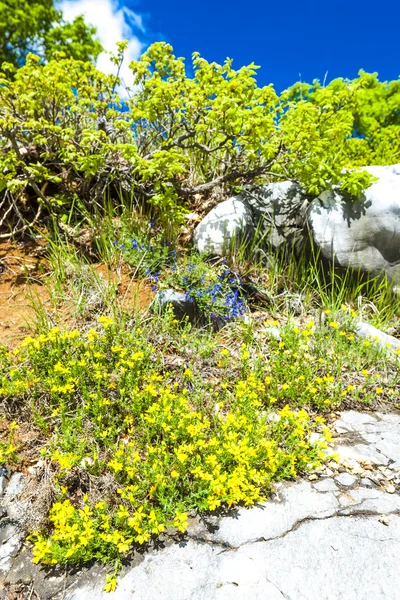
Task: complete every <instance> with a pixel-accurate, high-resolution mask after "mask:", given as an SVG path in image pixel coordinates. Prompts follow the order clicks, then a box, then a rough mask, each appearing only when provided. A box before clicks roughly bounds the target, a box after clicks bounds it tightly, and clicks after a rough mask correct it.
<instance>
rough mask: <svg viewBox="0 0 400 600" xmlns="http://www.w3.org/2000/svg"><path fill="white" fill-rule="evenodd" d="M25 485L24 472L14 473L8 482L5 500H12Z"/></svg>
mask: <svg viewBox="0 0 400 600" xmlns="http://www.w3.org/2000/svg"><path fill="white" fill-rule="evenodd" d="M24 486H25V477H24V476H23V474H22V473H14V474H13V475H12V476H11V479H10V481H9V483H8V486H7V490H6V494H5V500H6V501H10V500H14V499H15V498H17V497H18V496H19V495H20V494H21V492H22V491H23V489H24Z"/></svg>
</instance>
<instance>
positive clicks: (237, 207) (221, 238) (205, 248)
mask: <svg viewBox="0 0 400 600" xmlns="http://www.w3.org/2000/svg"><path fill="white" fill-rule="evenodd" d="M254 233H255V228H254V223H253V214H252V211H251V209H250V207H249V205H248V204H247V203H246V202H244V201H242V200H239V199H237V198H229V199H228V200H225V201H224V202H221V203H220V204H218V205H217V206H216V207H215V208H213V209H212V210H211V211H210V212H209V213H208V214H207V215H206V216H205V217H204V219H203V220H202V221H201V222H200V223H199V224H198V225H197V227H196V229H195V231H194V235H193V241H194V244H195V246H196V249H197V250H198V252H200V253H207V254H214V255H216V256H225V255H226V254H227V253H228V251H229V248H230V244H231V242H232V241H233V240H234V239H235V241H236V243H239V241H240V239H243V237H245V238H246V237H247V238H251V237H252V236H254Z"/></svg>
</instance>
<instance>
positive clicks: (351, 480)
mask: <svg viewBox="0 0 400 600" xmlns="http://www.w3.org/2000/svg"><path fill="white" fill-rule="evenodd" d="M335 479H336V481H337V482H338V483H340V485H343V486H345V487H350V486H352V485H354V484H355V483H356V481H357V477H355V475H350V473H340V475H336V477H335Z"/></svg>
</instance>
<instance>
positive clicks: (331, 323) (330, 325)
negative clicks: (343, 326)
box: [329, 321, 340, 329]
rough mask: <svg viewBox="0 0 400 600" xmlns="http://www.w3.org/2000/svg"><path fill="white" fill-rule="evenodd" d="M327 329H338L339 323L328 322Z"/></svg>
mask: <svg viewBox="0 0 400 600" xmlns="http://www.w3.org/2000/svg"><path fill="white" fill-rule="evenodd" d="M329 327H332V329H339V327H340V323H338V322H337V321H330V323H329Z"/></svg>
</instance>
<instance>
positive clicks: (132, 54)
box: [59, 0, 145, 85]
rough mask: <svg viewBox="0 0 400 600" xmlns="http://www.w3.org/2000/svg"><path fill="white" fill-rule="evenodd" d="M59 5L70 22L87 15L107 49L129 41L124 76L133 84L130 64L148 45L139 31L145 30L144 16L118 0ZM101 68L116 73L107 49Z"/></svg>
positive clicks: (68, 1) (74, 1)
mask: <svg viewBox="0 0 400 600" xmlns="http://www.w3.org/2000/svg"><path fill="white" fill-rule="evenodd" d="M59 7H60V9H61V10H62V12H63V15H64V19H65V20H66V21H73V20H74V18H75V17H77V16H78V15H82V14H83V15H84V16H85V21H86V23H88V24H90V25H94V26H95V27H96V29H97V35H98V37H99V38H100V41H101V43H102V45H103V48H104V49H105V50H108V51H111V52H114V53H115V52H116V43H117V42H121V41H123V40H128V41H129V46H128V49H127V51H126V52H125V58H124V62H123V64H122V68H121V71H120V77H121V79H122V81H123V82H124V83H126V84H127V85H130V84H131V81H132V75H131V72H130V70H129V68H128V65H129V63H130V61H131V60H137V59H138V58H139V57H140V55H141V53H142V50H143V48H144V44H143V43H142V41H141V40H140V39H139V37H138V36H137V33H142V34H144V33H145V29H144V26H143V19H142V17H141V16H140V15H138V14H136V13H134V12H133V11H132V10H130V9H129V8H127V7H126V6H121V5H120V4H119V2H118V0H61V2H60V3H59ZM135 31H136V33H135ZM97 67H98V68H99V69H100V70H101V71H104V72H105V73H115V72H116V67H115V65H113V64H112V63H111V62H110V59H109V56H108V55H107V54H106V53H105V52H102V53H101V54H100V56H99V58H98V60H97Z"/></svg>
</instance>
